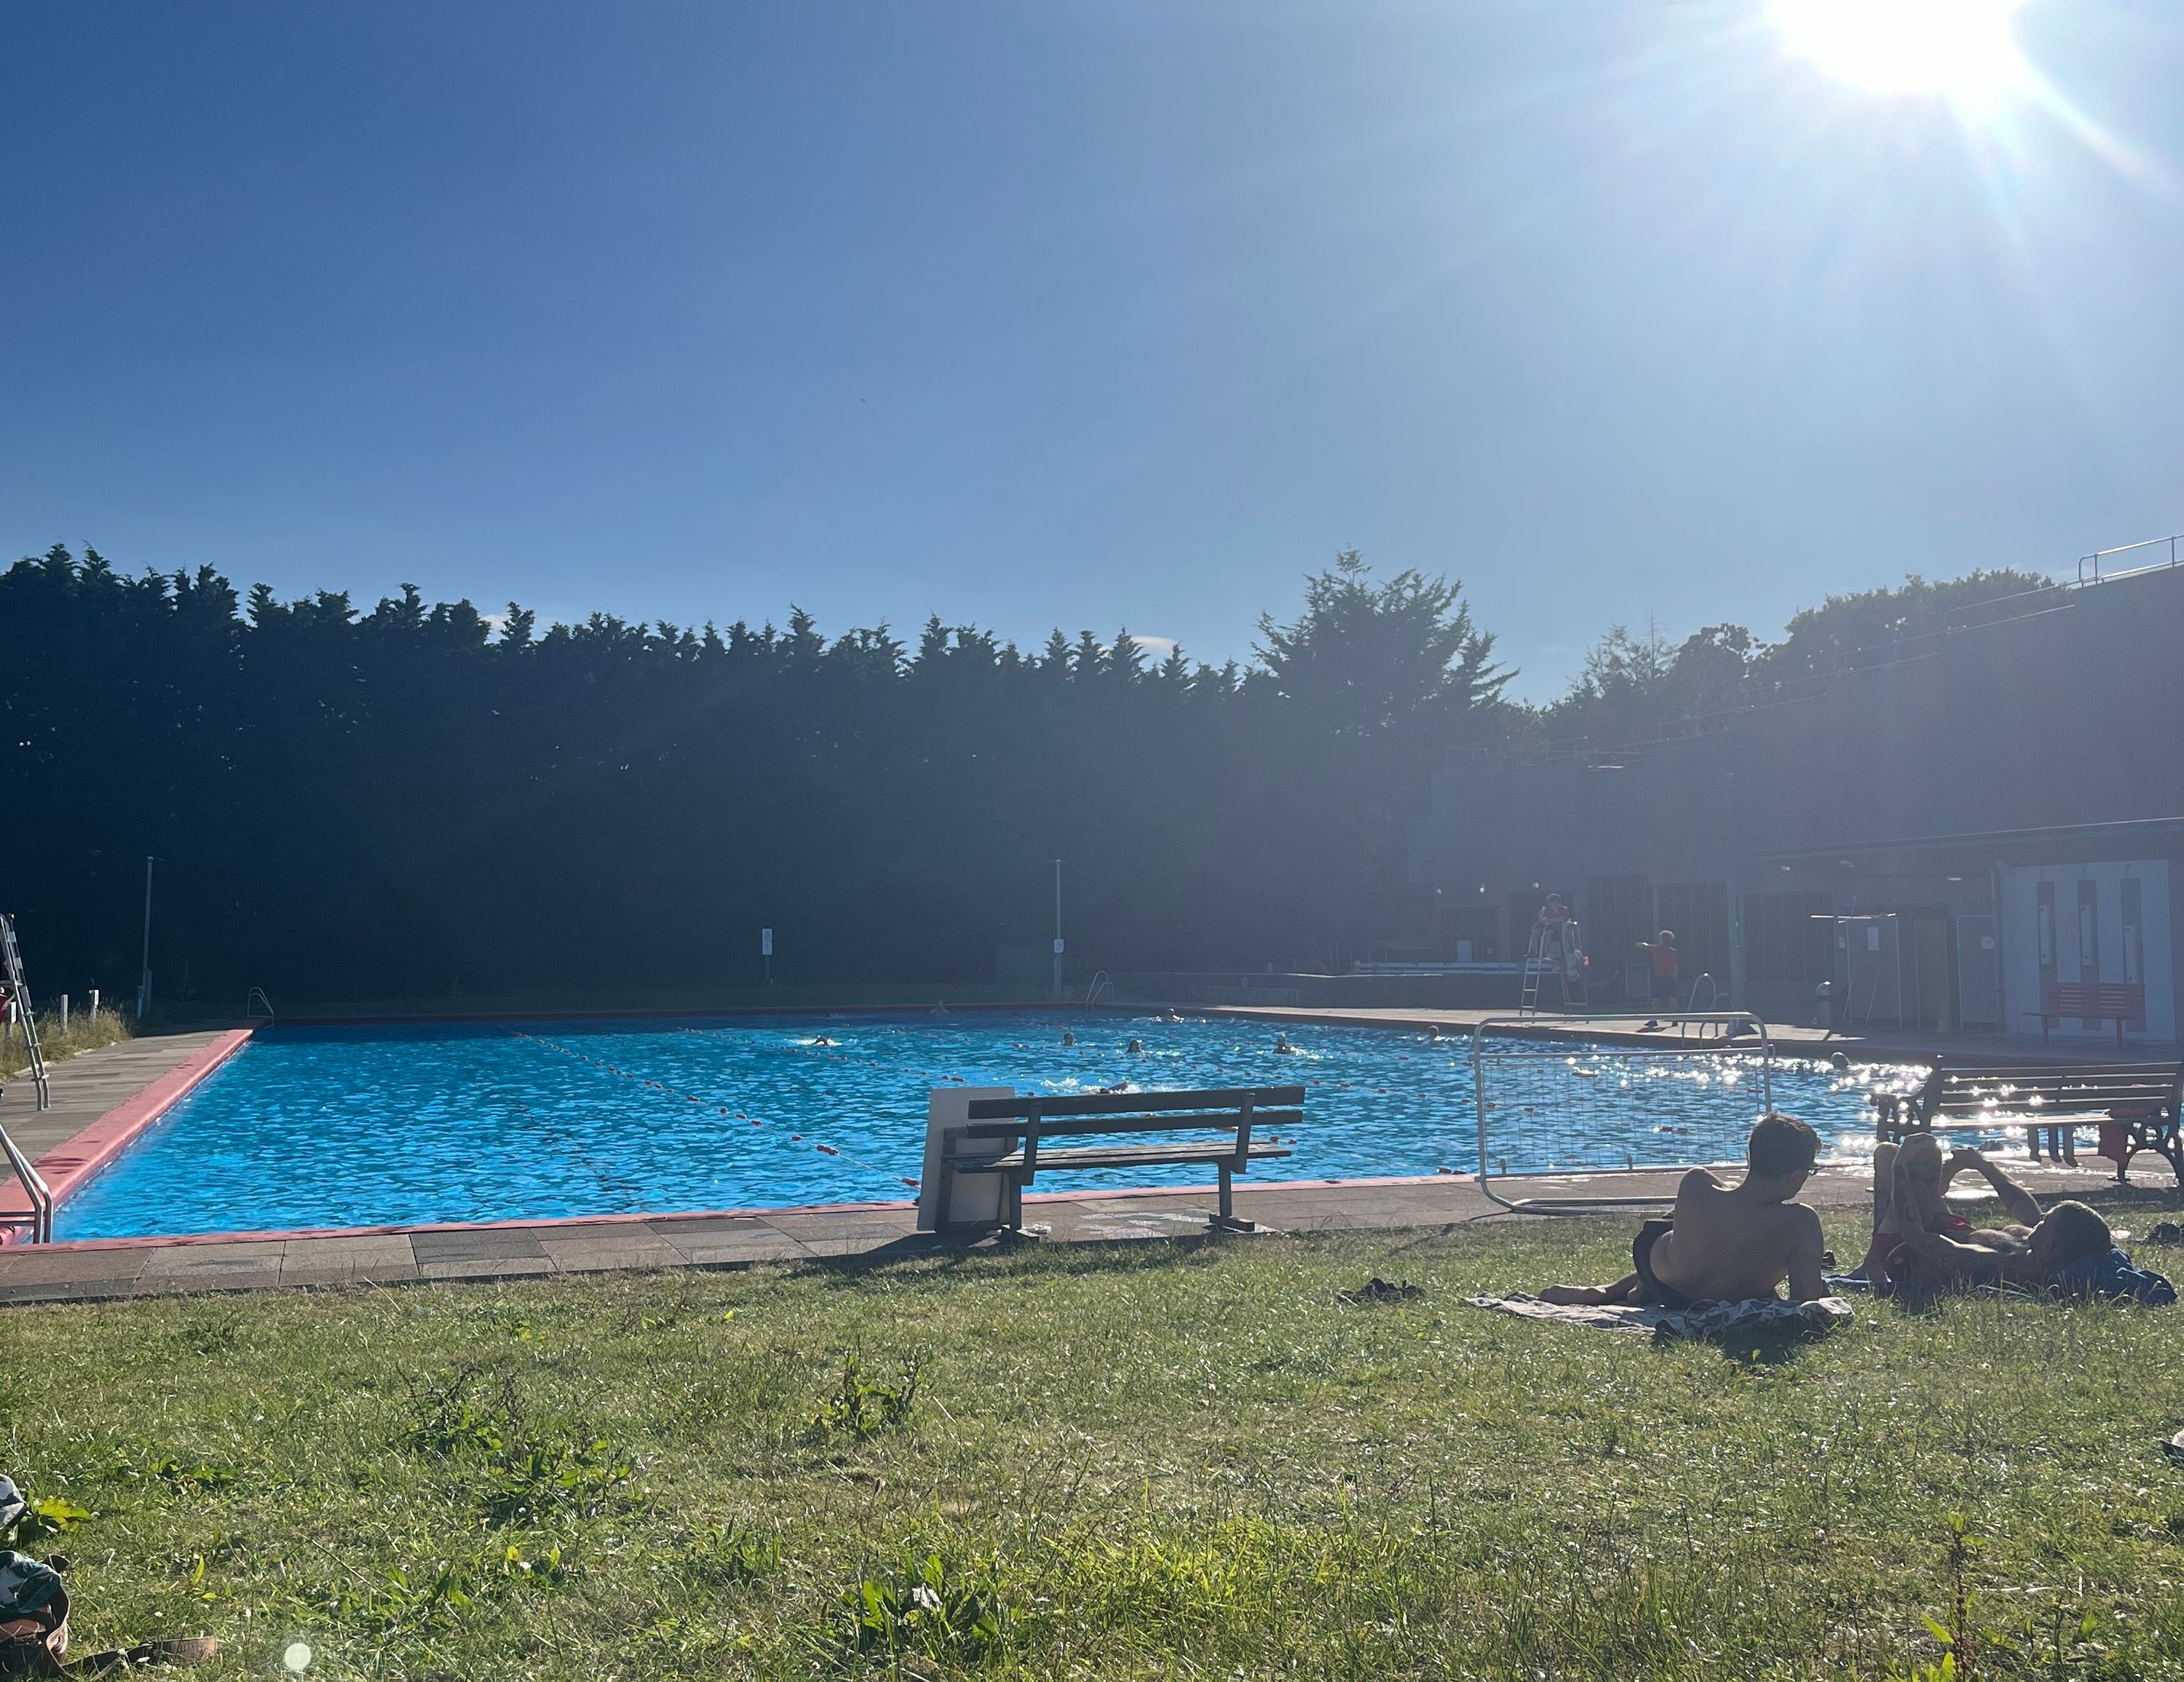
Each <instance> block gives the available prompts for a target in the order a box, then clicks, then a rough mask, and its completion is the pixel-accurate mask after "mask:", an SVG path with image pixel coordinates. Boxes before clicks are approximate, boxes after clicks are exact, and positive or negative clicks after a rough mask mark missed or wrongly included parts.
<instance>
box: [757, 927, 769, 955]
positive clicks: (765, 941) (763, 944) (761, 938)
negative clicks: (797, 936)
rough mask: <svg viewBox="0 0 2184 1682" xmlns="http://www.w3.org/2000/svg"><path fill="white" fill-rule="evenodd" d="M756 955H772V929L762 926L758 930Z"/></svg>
mask: <svg viewBox="0 0 2184 1682" xmlns="http://www.w3.org/2000/svg"><path fill="white" fill-rule="evenodd" d="M758 955H759V956H760V957H761V958H771V957H772V955H773V931H772V929H770V928H762V929H760V930H759V932H758Z"/></svg>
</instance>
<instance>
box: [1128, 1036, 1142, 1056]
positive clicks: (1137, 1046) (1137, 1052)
mask: <svg viewBox="0 0 2184 1682" xmlns="http://www.w3.org/2000/svg"><path fill="white" fill-rule="evenodd" d="M1128 1049H1129V1053H1130V1055H1132V1056H1133V1057H1138V1056H1142V1055H1145V1041H1144V1040H1142V1039H1134V1040H1132V1041H1131V1042H1130V1044H1129V1048H1128Z"/></svg>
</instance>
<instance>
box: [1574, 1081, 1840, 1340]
mask: <svg viewBox="0 0 2184 1682" xmlns="http://www.w3.org/2000/svg"><path fill="white" fill-rule="evenodd" d="M1819 1146H1820V1142H1819V1138H1818V1137H1817V1136H1816V1135H1815V1134H1814V1132H1813V1130H1812V1129H1811V1128H1808V1127H1807V1126H1806V1125H1805V1124H1804V1123H1803V1122H1800V1121H1797V1120H1794V1119H1792V1118H1791V1117H1788V1116H1783V1115H1777V1114H1772V1113H1770V1114H1769V1115H1765V1116H1763V1117H1760V1118H1759V1124H1758V1126H1757V1127H1755V1128H1752V1138H1751V1139H1750V1141H1749V1143H1748V1144H1747V1146H1746V1159H1747V1171H1746V1173H1745V1176H1744V1178H1743V1179H1742V1181H1741V1182H1740V1183H1739V1184H1736V1185H1733V1186H1730V1185H1724V1184H1722V1183H1721V1182H1720V1181H1719V1180H1718V1179H1716V1178H1714V1177H1713V1174H1712V1173H1710V1172H1708V1171H1707V1170H1706V1169H1704V1168H1694V1169H1692V1170H1691V1172H1689V1173H1687V1174H1685V1176H1684V1178H1683V1184H1680V1186H1678V1187H1677V1188H1676V1208H1675V1213H1674V1217H1673V1219H1671V1220H1667V1221H1647V1222H1646V1223H1644V1224H1643V1225H1641V1227H1640V1228H1639V1229H1638V1236H1637V1239H1636V1240H1635V1242H1634V1243H1633V1244H1632V1245H1631V1247H1630V1260H1631V1267H1632V1270H1631V1271H1630V1273H1626V1274H1624V1276H1623V1277H1622V1278H1619V1279H1618V1280H1616V1281H1615V1283H1614V1284H1608V1285H1550V1286H1548V1287H1547V1288H1546V1289H1545V1290H1543V1291H1541V1293H1540V1300H1541V1301H1542V1302H1568V1303H1631V1304H1636V1305H1640V1306H1643V1305H1646V1304H1648V1303H1659V1304H1662V1305H1663V1306H1667V1307H1670V1308H1682V1307H1686V1306H1689V1305H1690V1304H1691V1303H1694V1302H1708V1301H1711V1302H1745V1301H1749V1300H1752V1299H1753V1298H1755V1297H1768V1296H1772V1295H1775V1287H1776V1286H1777V1285H1779V1284H1781V1283H1782V1282H1783V1281H1784V1280H1785V1279H1787V1280H1788V1281H1789V1282H1790V1300H1791V1301H1792V1302H1811V1301H1814V1300H1816V1299H1817V1298H1819V1297H1820V1296H1823V1295H1825V1294H1826V1291H1827V1287H1826V1285H1825V1283H1824V1282H1823V1281H1822V1279H1821V1278H1820V1266H1821V1254H1822V1251H1821V1245H1820V1217H1819V1216H1818V1215H1816V1214H1814V1212H1813V1211H1811V1210H1810V1209H1808V1208H1807V1207H1806V1206H1804V1205H1803V1204H1802V1203H1792V1202H1791V1198H1793V1197H1795V1196H1796V1195H1797V1194H1798V1193H1799V1192H1800V1191H1802V1190H1803V1189H1804V1185H1805V1181H1806V1179H1807V1178H1808V1177H1809V1176H1810V1175H1811V1173H1812V1172H1813V1163H1814V1159H1815V1158H1816V1157H1817V1156H1819Z"/></svg>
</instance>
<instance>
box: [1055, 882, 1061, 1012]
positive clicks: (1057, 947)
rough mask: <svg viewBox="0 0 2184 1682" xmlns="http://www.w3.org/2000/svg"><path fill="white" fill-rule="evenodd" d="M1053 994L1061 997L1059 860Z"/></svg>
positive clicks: (1056, 886)
mask: <svg viewBox="0 0 2184 1682" xmlns="http://www.w3.org/2000/svg"><path fill="white" fill-rule="evenodd" d="M1054 996H1055V997H1056V999H1059V998H1061V860H1059V859H1056V860H1055V861H1054Z"/></svg>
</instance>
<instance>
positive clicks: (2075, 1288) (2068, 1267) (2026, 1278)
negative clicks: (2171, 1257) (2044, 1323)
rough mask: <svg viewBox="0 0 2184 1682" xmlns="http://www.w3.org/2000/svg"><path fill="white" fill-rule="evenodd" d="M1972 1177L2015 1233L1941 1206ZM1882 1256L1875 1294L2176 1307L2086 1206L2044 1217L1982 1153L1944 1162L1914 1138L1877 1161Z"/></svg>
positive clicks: (2165, 1286)
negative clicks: (2033, 1295)
mask: <svg viewBox="0 0 2184 1682" xmlns="http://www.w3.org/2000/svg"><path fill="white" fill-rule="evenodd" d="M1967 1168H1970V1169H1972V1170H1973V1171H1975V1172H1977V1173H1978V1174H1980V1175H1981V1177H1982V1178H1984V1179H1985V1180H1986V1183H1987V1184H1989V1185H1991V1186H1992V1187H1993V1188H1994V1193H1995V1195H1996V1196H1997V1198H1999V1199H2000V1200H2001V1202H2002V1207H2003V1212H2004V1213H2005V1214H2007V1215H2009V1216H2010V1217H2012V1224H2011V1225H2009V1226H2003V1227H1974V1226H1972V1225H1971V1224H1970V1223H1969V1222H1967V1221H1964V1220H1963V1219H1962V1218H1961V1217H1958V1216H1955V1215H1953V1214H1952V1213H1950V1212H1949V1211H1947V1210H1946V1209H1944V1208H1943V1207H1942V1196H1943V1195H1944V1194H1945V1193H1946V1192H1947V1190H1948V1187H1949V1182H1950V1181H1951V1180H1953V1179H1954V1178H1956V1177H1957V1175H1958V1173H1960V1172H1963V1171H1964V1170H1965V1169H1967ZM1873 1171H1874V1223H1873V1225H1874V1234H1873V1248H1872V1250H1870V1251H1869V1253H1868V1255H1867V1256H1866V1261H1865V1267H1864V1273H1865V1276H1866V1277H1867V1278H1869V1279H1871V1280H1872V1281H1873V1282H1874V1283H1875V1284H1899V1285H1908V1286H1910V1287H1912V1288H1914V1289H1938V1288H1941V1287H1943V1286H1947V1285H1957V1284H2014V1285H2025V1286H2030V1287H2031V1288H2032V1289H2042V1290H2056V1291H2061V1292H2064V1293H2065V1294H2067V1295H2094V1296H2109V1297H2120V1296H2128V1297H2131V1298H2133V1299H2135V1300H2137V1301H2139V1302H2142V1303H2144V1304H2146V1305H2148V1306H2150V1307H2160V1306H2165V1305H2167V1304H2169V1303H2171V1302H2174V1301H2175V1300H2176V1290H2175V1289H2174V1288H2173V1287H2172V1286H2171V1285H2170V1283H2169V1281H2168V1280H2166V1279H2165V1278H2162V1277H2161V1275H2160V1274H2159V1273H2147V1272H2144V1271H2143V1270H2142V1269H2140V1268H2138V1267H2133V1266H2132V1265H2131V1258H2130V1256H2126V1254H2125V1253H2124V1252H2123V1251H2122V1250H2119V1249H2118V1248H2116V1245H2115V1240H2114V1235H2113V1234H2110V1232H2109V1223H2107V1222H2106V1221H2104V1220H2103V1219H2102V1218H2101V1217H2100V1216H2099V1214H2098V1212H2096V1211H2094V1210H2092V1209H2091V1208H2089V1207H2087V1206H2086V1205H2085V1204H2083V1203H2079V1202H2075V1201H2065V1202H2062V1203H2058V1204H2057V1205H2056V1206H2054V1207H2053V1208H2052V1209H2049V1210H2048V1211H2044V1212H2043V1211H2042V1209H2041V1207H2040V1203H2039V1200H2038V1199H2036V1198H2035V1197H2034V1196H2033V1195H2032V1194H2031V1192H2029V1191H2027V1190H2026V1189H2025V1188H2024V1187H2023V1186H2021V1185H2020V1184H2017V1182H2016V1181H2014V1180H2013V1179H2012V1178H2010V1177H2009V1175H2008V1174H2006V1173H2004V1172H2003V1171H2002V1169H2001V1168H2000V1167H1997V1166H1996V1165H1995V1164H1994V1163H1993V1162H1992V1161H1988V1160H1987V1158H1986V1156H1985V1155H1984V1154H1982V1153H1981V1152H1980V1151H1977V1150H1959V1151H1957V1152H1955V1153H1954V1154H1953V1155H1952V1156H1949V1157H1948V1158H1947V1161H1944V1160H1943V1159H1942V1146H1941V1142H1940V1141H1939V1140H1938V1139H1936V1138H1935V1137H1934V1135H1933V1134H1931V1133H1914V1134H1912V1135H1911V1137H1910V1138H1908V1139H1905V1140H1904V1141H1903V1144H1902V1145H1886V1144H1884V1145H1878V1146H1876V1147H1875V1151H1874V1162H1873Z"/></svg>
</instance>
